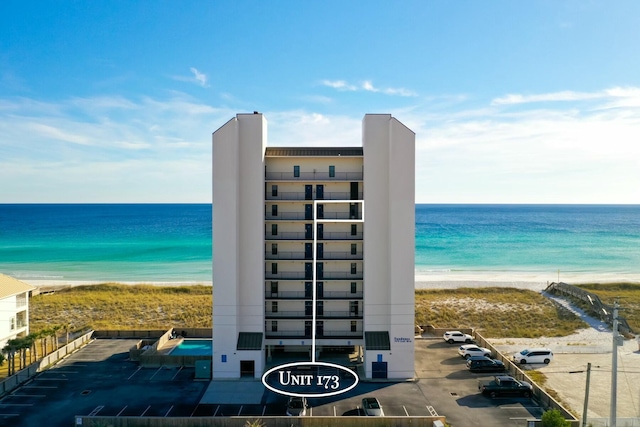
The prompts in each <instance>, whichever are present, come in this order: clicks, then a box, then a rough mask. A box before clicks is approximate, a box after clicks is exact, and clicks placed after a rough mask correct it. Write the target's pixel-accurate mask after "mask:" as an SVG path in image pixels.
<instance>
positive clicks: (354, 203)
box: [213, 113, 415, 378]
mask: <svg viewBox="0 0 640 427" xmlns="http://www.w3.org/2000/svg"><path fill="white" fill-rule="evenodd" d="M362 129H363V136H362V146H356V147H322V148H321V147H279V148H275V147H267V123H266V120H265V118H264V117H263V116H262V114H259V113H254V114H238V115H237V116H236V117H234V118H233V119H231V120H229V121H228V122H227V123H226V124H225V125H224V126H222V127H221V128H220V129H218V130H217V131H215V132H214V133H213V239H214V240H213V242H214V251H213V343H214V344H213V377H214V378H238V377H240V376H244V375H247V376H253V377H256V378H259V377H260V376H261V375H262V373H263V372H264V370H265V364H266V362H267V361H268V360H269V359H270V357H271V355H272V354H274V352H282V351H285V352H287V351H291V352H295V351H297V352H299V351H304V352H306V353H307V354H308V355H309V358H311V357H312V355H311V353H310V350H311V344H312V338H313V336H314V333H315V338H316V341H315V345H316V357H317V359H318V360H322V358H323V356H325V355H327V354H328V353H330V352H332V351H334V350H336V349H339V348H341V347H349V348H358V349H359V350H360V352H361V353H360V354H361V355H362V357H363V362H364V366H365V372H366V377H368V378H371V377H387V378H410V377H413V375H414V368H413V366H414V349H413V345H414V343H413V336H414V325H415V323H414V292H415V291H414V286H415V285H414V281H415V279H414V275H415V273H414V258H415V256H414V252H415V249H414V247H415V234H414V224H415V195H414V194H415V134H414V133H413V132H412V131H411V130H410V129H408V128H407V127H406V126H404V125H403V124H402V123H400V122H399V121H398V120H396V119H395V118H393V117H392V116H391V115H388V114H367V115H365V117H364V119H363V124H362ZM300 142H301V143H304V141H300ZM314 243H316V244H315V248H314ZM314 249H315V251H314ZM314 264H315V266H316V267H315V269H314V268H313V265H314ZM314 273H315V274H314ZM314 282H315V286H314ZM314 288H315V298H316V305H315V313H314V306H313V297H314ZM314 316H315V318H316V323H315V328H314V324H313V318H314Z"/></svg>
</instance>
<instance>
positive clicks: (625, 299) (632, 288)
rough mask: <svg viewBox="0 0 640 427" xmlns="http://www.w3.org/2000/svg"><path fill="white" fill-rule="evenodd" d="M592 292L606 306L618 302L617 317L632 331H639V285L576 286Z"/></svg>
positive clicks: (597, 284)
mask: <svg viewBox="0 0 640 427" xmlns="http://www.w3.org/2000/svg"><path fill="white" fill-rule="evenodd" d="M576 286H578V287H579V288H581V289H584V290H585V291H588V292H592V293H594V294H596V295H598V296H599V297H600V300H601V301H602V302H603V303H605V304H608V305H611V306H612V305H613V302H614V301H616V300H617V301H618V304H619V306H620V310H619V315H620V316H623V317H624V318H625V319H627V322H629V326H631V328H632V329H633V330H634V331H640V283H604V284H603V283H592V284H583V285H576Z"/></svg>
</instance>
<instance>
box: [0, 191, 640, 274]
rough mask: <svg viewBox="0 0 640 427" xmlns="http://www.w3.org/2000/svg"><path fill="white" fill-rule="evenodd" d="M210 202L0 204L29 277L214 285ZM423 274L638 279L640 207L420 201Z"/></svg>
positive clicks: (1, 242) (5, 258) (6, 241)
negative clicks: (425, 202) (454, 203)
mask: <svg viewBox="0 0 640 427" xmlns="http://www.w3.org/2000/svg"><path fill="white" fill-rule="evenodd" d="M211 244H212V239H211V205H210V204H0V272H2V273H4V274H8V275H11V276H13V277H16V278H18V279H20V280H23V281H25V282H27V283H32V282H38V283H42V282H92V283H94V282H105V281H117V282H126V283H131V282H133V283H142V282H144V283H211V280H212V279H211V275H212V266H211ZM415 261H416V277H421V278H423V279H424V278H427V279H428V278H429V277H438V278H443V277H444V278H445V279H447V280H449V279H455V278H456V277H469V276H472V277H478V278H482V277H494V276H495V275H499V276H501V277H509V276H514V277H521V276H522V275H528V274H529V275H533V276H536V277H538V276H540V275H542V276H544V277H548V279H549V280H555V278H556V274H557V275H558V276H560V274H561V273H560V272H562V274H563V275H564V274H569V275H571V274H579V275H587V276H588V275H595V276H602V275H606V276H610V277H620V278H627V277H640V205H438V204H420V205H416V254H415Z"/></svg>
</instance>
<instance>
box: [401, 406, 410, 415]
mask: <svg viewBox="0 0 640 427" xmlns="http://www.w3.org/2000/svg"><path fill="white" fill-rule="evenodd" d="M402 409H404V413H405V414H407V417H408V416H409V412H407V408H405V406H404V405H402Z"/></svg>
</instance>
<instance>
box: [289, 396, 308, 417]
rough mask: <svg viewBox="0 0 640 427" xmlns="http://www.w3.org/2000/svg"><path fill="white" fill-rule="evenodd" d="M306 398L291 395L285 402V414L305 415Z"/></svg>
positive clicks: (293, 415)
mask: <svg viewBox="0 0 640 427" xmlns="http://www.w3.org/2000/svg"><path fill="white" fill-rule="evenodd" d="M307 408H308V405H307V399H306V398H304V397H295V396H292V397H290V398H289V401H288V402H287V415H288V416H290V417H303V416H305V415H307Z"/></svg>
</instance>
